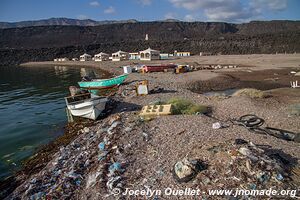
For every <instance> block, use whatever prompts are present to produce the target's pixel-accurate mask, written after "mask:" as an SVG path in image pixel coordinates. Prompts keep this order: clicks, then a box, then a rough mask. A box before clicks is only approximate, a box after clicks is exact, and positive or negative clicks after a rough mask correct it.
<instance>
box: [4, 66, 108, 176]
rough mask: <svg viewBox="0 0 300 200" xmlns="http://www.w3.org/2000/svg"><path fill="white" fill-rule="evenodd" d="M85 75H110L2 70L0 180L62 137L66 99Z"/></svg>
mask: <svg viewBox="0 0 300 200" xmlns="http://www.w3.org/2000/svg"><path fill="white" fill-rule="evenodd" d="M84 75H90V76H96V77H99V78H102V77H107V76H108V74H107V73H105V72H103V71H100V70H96V69H89V68H67V67H62V66H55V67H38V68H37V67H36V68H25V67H0V179H3V178H5V177H7V176H8V175H10V174H11V172H13V171H14V170H16V169H18V168H19V167H20V163H21V161H22V160H23V159H25V158H27V157H29V156H30V155H32V153H33V152H34V150H35V149H36V148H37V147H38V146H39V145H41V144H45V143H47V142H49V141H51V140H53V139H54V138H56V137H57V136H59V135H61V134H63V126H64V125H65V124H66V121H67V118H66V114H65V101H64V97H65V96H67V95H68V93H69V91H68V88H69V86H70V85H75V86H76V85H77V82H78V81H79V80H80V79H81V76H84Z"/></svg>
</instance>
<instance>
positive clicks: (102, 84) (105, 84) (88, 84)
mask: <svg viewBox="0 0 300 200" xmlns="http://www.w3.org/2000/svg"><path fill="white" fill-rule="evenodd" d="M127 76H128V74H123V75H120V76H116V77H113V78H110V79H92V80H90V81H80V82H78V85H79V86H80V88H82V89H87V90H89V91H90V92H92V93H93V94H97V90H104V89H111V88H114V87H118V86H119V85H120V84H122V83H123V82H124V81H125V79H126V78H127Z"/></svg>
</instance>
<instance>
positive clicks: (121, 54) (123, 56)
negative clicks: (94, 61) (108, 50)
mask: <svg viewBox="0 0 300 200" xmlns="http://www.w3.org/2000/svg"><path fill="white" fill-rule="evenodd" d="M128 59H129V53H128V52H125V51H121V50H119V51H117V52H115V53H113V54H112V61H122V60H128Z"/></svg>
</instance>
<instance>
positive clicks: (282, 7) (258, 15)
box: [0, 0, 300, 23]
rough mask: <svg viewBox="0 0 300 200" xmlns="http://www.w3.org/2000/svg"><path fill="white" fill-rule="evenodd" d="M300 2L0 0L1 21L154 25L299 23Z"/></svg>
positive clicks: (275, 0)
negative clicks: (174, 21)
mask: <svg viewBox="0 0 300 200" xmlns="http://www.w3.org/2000/svg"><path fill="white" fill-rule="evenodd" d="M299 10H300V0H90V1H89V0H0V21H2V22H16V21H27V20H38V19H47V18H52V17H66V18H73V19H93V20H97V21H102V20H126V19H136V20H138V21H155V20H164V19H178V20H182V21H221V22H233V23H243V22H249V21H253V20H300V11H299Z"/></svg>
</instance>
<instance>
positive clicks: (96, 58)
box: [94, 52, 109, 61]
mask: <svg viewBox="0 0 300 200" xmlns="http://www.w3.org/2000/svg"><path fill="white" fill-rule="evenodd" d="M107 60H109V54H107V53H103V52H100V53H98V54H96V55H94V61H107Z"/></svg>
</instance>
